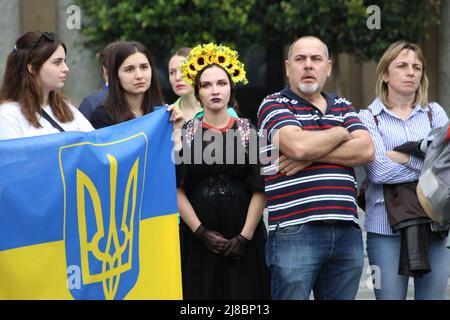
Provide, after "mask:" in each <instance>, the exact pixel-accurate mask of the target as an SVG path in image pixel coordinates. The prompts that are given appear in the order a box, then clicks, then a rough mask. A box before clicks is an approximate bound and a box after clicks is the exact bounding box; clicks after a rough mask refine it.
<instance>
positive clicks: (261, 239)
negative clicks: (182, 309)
mask: <svg viewBox="0 0 450 320" xmlns="http://www.w3.org/2000/svg"><path fill="white" fill-rule="evenodd" d="M230 126H232V127H231V128H230V129H228V130H233V132H238V134H237V135H236V136H235V137H234V138H232V139H227V138H226V136H227V134H226V132H217V131H216V132H215V133H214V134H212V135H211V130H209V131H208V133H207V134H205V132H206V128H204V127H203V126H202V123H201V121H200V120H197V119H196V120H191V121H190V122H188V124H187V126H185V127H186V128H187V135H186V136H185V140H184V144H183V156H184V159H187V158H186V156H188V158H189V155H190V159H191V163H194V160H195V155H197V157H198V155H199V154H202V155H203V157H202V159H201V161H200V163H198V164H186V163H185V164H181V165H177V184H178V187H182V188H183V189H184V190H185V193H186V195H187V198H188V199H189V201H190V203H191V204H192V207H193V208H194V210H195V213H196V214H197V216H198V218H199V219H200V221H201V223H202V224H203V225H204V226H205V228H207V229H210V230H214V231H217V232H219V233H221V234H222V235H223V236H224V237H225V238H227V239H231V238H232V237H234V236H236V235H238V234H239V233H240V232H241V230H242V228H243V226H244V224H245V220H246V216H247V210H248V207H249V204H250V200H251V198H252V194H253V192H255V191H259V192H264V181H263V178H262V176H261V175H260V171H259V170H260V168H259V165H258V164H249V157H248V153H247V152H246V147H245V145H246V144H247V145H248V137H249V133H250V131H251V130H250V122H249V121H248V120H246V119H237V120H236V121H235V122H234V124H231V125H230ZM228 130H227V131H228ZM207 135H208V136H207ZM204 136H205V139H204ZM203 140H207V141H203ZM199 142H200V143H199ZM221 143H223V148H222V147H221ZM214 146H216V147H217V148H215V147H214ZM200 148H201V149H200ZM220 150H225V151H224V152H223V154H220V152H221V151H220ZM230 152H231V153H234V154H232V155H231V157H230ZM227 154H228V164H227V163H226V160H227ZM240 157H241V158H240ZM218 159H222V162H223V163H218V162H221V161H218ZM238 159H241V160H242V159H244V161H241V164H236V161H237V160H238ZM197 160H198V159H197ZM211 160H212V161H211ZM214 160H216V161H215V162H216V163H211V162H213V161H214ZM187 162H189V161H187ZM195 163H197V162H195ZM180 241H181V264H182V276H183V296H184V299H269V298H270V287H269V281H270V278H269V274H268V269H267V268H266V264H265V252H264V251H265V242H266V229H265V226H264V222H263V221H262V219H261V221H260V223H259V224H258V226H257V228H256V230H255V233H254V235H253V239H252V240H251V242H250V244H249V246H248V248H247V251H246V253H245V255H244V256H243V257H242V259H240V260H238V261H236V260H234V259H233V258H231V257H225V256H223V255H219V254H215V253H213V252H211V251H210V250H208V248H207V247H206V246H205V245H204V244H203V243H202V242H201V241H200V240H199V239H197V238H196V237H195V235H194V234H193V232H192V231H191V230H190V229H189V227H188V226H187V225H186V224H185V223H184V222H183V221H182V220H181V222H180Z"/></svg>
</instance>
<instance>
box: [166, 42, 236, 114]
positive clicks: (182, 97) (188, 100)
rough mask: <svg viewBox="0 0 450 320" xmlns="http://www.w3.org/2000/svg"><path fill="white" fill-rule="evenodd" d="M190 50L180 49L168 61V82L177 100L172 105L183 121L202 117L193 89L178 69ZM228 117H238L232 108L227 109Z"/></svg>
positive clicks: (186, 48)
mask: <svg viewBox="0 0 450 320" xmlns="http://www.w3.org/2000/svg"><path fill="white" fill-rule="evenodd" d="M191 49H192V48H188V47H182V48H179V49H178V50H176V51H175V53H174V54H173V55H172V57H171V58H170V60H169V82H170V85H171V87H172V90H173V92H174V93H175V94H176V95H177V96H179V98H178V99H177V100H176V101H175V102H174V103H173V104H174V105H175V106H176V107H178V108H180V109H181V110H182V111H183V114H184V119H185V121H188V120H190V119H193V118H200V117H202V116H203V114H204V112H203V108H202V106H201V104H200V102H199V101H198V100H197V99H196V98H195V95H194V88H193V87H192V86H191V85H189V84H187V83H186V82H185V81H184V79H183V75H182V72H181V69H180V65H181V64H182V63H184V62H185V61H186V57H187V55H188V54H189V52H190V51H191ZM227 112H228V114H229V115H230V116H232V117H235V118H237V117H238V115H237V113H236V111H235V110H234V109H233V107H232V106H229V107H228V108H227Z"/></svg>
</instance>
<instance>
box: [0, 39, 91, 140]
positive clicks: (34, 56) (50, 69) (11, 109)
mask: <svg viewBox="0 0 450 320" xmlns="http://www.w3.org/2000/svg"><path fill="white" fill-rule="evenodd" d="M66 52H67V50H66V46H65V44H64V43H63V42H62V41H61V40H60V39H59V38H58V36H57V35H56V34H54V33H48V32H37V31H35V32H28V33H26V34H24V35H23V36H21V37H20V38H19V39H18V40H17V41H16V44H15V46H14V49H13V50H12V52H11V53H10V54H9V56H8V60H7V63H6V70H5V75H4V79H3V85H2V88H1V89H0V139H13V138H21V137H30V136H38V135H44V134H50V133H57V132H61V131H91V130H93V128H92V126H91V124H90V123H89V121H87V120H86V119H85V118H84V117H83V115H82V114H81V113H80V112H79V111H78V110H77V109H76V108H75V107H74V106H72V105H71V104H70V103H69V101H68V100H67V98H65V97H64V96H62V94H61V93H60V91H59V89H61V88H62V87H63V86H64V82H65V81H66V78H67V74H68V71H69V68H68V67H67V65H66Z"/></svg>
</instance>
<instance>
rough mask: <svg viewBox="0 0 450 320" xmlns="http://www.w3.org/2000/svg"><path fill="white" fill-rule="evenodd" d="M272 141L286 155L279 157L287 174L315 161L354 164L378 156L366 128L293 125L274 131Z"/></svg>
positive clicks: (359, 163) (362, 163)
mask: <svg viewBox="0 0 450 320" xmlns="http://www.w3.org/2000/svg"><path fill="white" fill-rule="evenodd" d="M272 142H273V143H274V144H275V145H277V146H278V147H279V149H280V151H281V153H282V154H283V155H284V156H282V157H280V159H279V165H280V168H279V170H280V171H281V172H283V173H288V175H290V174H293V173H295V172H293V171H292V170H294V171H296V172H298V171H299V170H301V169H303V168H305V167H307V166H309V165H310V164H311V163H313V162H325V163H332V164H339V165H344V166H348V167H354V166H360V165H364V164H366V163H368V162H371V161H373V160H374V159H375V151H374V147H373V143H372V139H371V138H370V134H369V132H368V131H366V130H355V131H353V132H352V133H349V132H348V131H347V129H345V128H344V127H334V128H331V129H326V130H321V131H308V130H302V129H301V128H300V127H298V126H294V125H291V126H285V127H282V128H281V129H280V130H278V131H277V132H276V133H274V135H273V139H272ZM301 167H303V168H301Z"/></svg>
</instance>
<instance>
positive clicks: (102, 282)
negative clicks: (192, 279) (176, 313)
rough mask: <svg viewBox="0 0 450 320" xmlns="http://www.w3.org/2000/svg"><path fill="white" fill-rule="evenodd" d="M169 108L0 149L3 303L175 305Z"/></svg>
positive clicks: (177, 271)
mask: <svg viewBox="0 0 450 320" xmlns="http://www.w3.org/2000/svg"><path fill="white" fill-rule="evenodd" d="M171 135H172V125H171V124H170V122H169V120H168V112H166V111H165V108H160V109H158V110H157V111H155V112H153V113H151V114H149V115H146V116H143V117H141V118H139V119H135V120H132V121H128V122H126V123H122V124H119V125H115V126H111V127H108V128H104V129H101V130H97V131H93V132H89V133H81V132H67V133H61V134H53V135H47V136H40V137H32V138H22V139H14V140H4V141H0V299H72V298H74V299H181V298H182V290H181V268H180V250H179V235H178V216H177V214H176V212H177V202H176V183H175V169H174V165H173V162H172V160H171V152H172V141H171Z"/></svg>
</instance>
